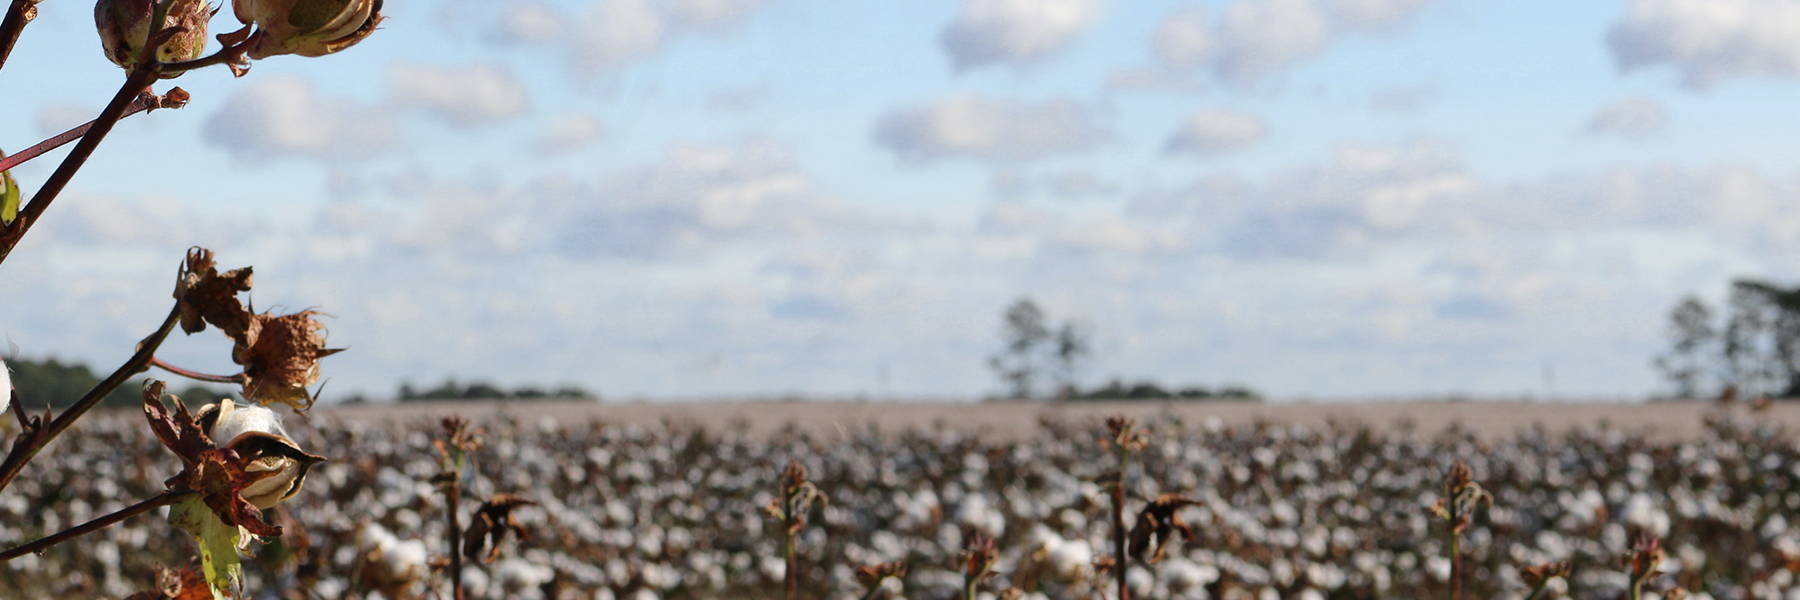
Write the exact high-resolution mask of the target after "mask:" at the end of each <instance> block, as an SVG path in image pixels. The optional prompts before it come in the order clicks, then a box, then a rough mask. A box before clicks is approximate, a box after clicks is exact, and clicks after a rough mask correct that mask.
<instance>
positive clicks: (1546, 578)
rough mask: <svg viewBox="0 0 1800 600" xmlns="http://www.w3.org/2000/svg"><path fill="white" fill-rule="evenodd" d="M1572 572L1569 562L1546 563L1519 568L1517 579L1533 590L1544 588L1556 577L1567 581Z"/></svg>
mask: <svg viewBox="0 0 1800 600" xmlns="http://www.w3.org/2000/svg"><path fill="white" fill-rule="evenodd" d="M1572 572H1573V568H1572V567H1571V566H1570V565H1569V561H1566V560H1564V561H1558V562H1548V563H1543V564H1539V565H1531V566H1529V567H1520V568H1519V579H1521V580H1524V581H1525V585H1528V586H1531V589H1534V590H1535V589H1538V588H1541V587H1544V586H1545V585H1546V584H1548V583H1550V580H1552V579H1556V578H1558V577H1562V578H1565V579H1567V578H1568V577H1569V574H1570V573H1572Z"/></svg>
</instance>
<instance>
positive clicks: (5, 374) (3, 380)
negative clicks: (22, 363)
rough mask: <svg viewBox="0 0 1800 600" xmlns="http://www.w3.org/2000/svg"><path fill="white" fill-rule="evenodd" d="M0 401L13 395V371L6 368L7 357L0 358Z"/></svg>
mask: <svg viewBox="0 0 1800 600" xmlns="http://www.w3.org/2000/svg"><path fill="white" fill-rule="evenodd" d="M0 396H3V398H0V401H4V400H5V399H6V398H11V397H12V372H10V371H8V370H7V368H6V359H0Z"/></svg>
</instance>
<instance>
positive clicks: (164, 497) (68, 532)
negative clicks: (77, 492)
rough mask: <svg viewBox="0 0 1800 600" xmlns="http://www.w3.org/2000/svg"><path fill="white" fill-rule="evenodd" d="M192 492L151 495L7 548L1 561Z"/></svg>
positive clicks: (93, 529) (143, 511)
mask: <svg viewBox="0 0 1800 600" xmlns="http://www.w3.org/2000/svg"><path fill="white" fill-rule="evenodd" d="M192 493H193V492H190V491H187V490H181V491H167V492H163V493H161V494H157V495H155V496H152V497H150V498H149V499H148V500H144V501H143V502H139V503H137V504H133V505H131V506H127V507H125V508H121V509H119V510H118V511H117V512H114V513H112V514H108V515H106V516H103V517H100V518H98V519H94V520H92V521H88V522H86V523H82V524H80V525H76V526H74V527H70V528H68V529H65V530H62V531H60V532H57V533H55V534H52V535H50V536H48V537H44V538H40V539H37V540H33V541H31V542H27V543H25V544H23V545H20V546H18V547H15V548H12V549H10V550H6V551H5V552H0V561H9V560H12V559H15V558H18V557H21V556H24V555H26V554H28V553H32V552H43V551H44V550H45V549H47V548H49V547H51V546H55V545H57V544H60V543H63V542H65V541H68V540H69V539H70V538H73V537H77V536H80V535H84V534H89V533H93V532H96V531H99V530H102V529H106V528H107V527H111V526H112V524H113V523H117V522H119V521H123V520H125V519H129V518H132V517H134V516H137V515H141V514H143V513H145V512H149V511H150V509H153V508H157V507H159V506H167V505H170V504H174V503H176V502H178V501H180V500H181V499H182V498H183V497H185V496H187V495H188V494H192Z"/></svg>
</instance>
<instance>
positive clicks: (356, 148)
mask: <svg viewBox="0 0 1800 600" xmlns="http://www.w3.org/2000/svg"><path fill="white" fill-rule="evenodd" d="M203 137H204V138H205V139H206V141H207V142H208V143H211V144H215V145H219V146H223V147H225V148H227V149H229V150H231V151H232V152H233V155H234V156H235V157H241V158H244V159H251V160H261V159H268V158H277V157H284V156H299V157H307V158H314V159H319V160H325V161H332V160H352V159H358V158H367V157H369V156H373V155H375V154H378V153H380V152H382V151H385V150H388V149H390V148H392V147H393V146H394V145H395V142H396V141H397V138H398V132H397V131H396V130H395V129H394V127H393V125H392V119H391V118H390V117H389V116H388V115H385V114H383V113H382V111H380V110H379V109H376V108H374V107H370V106H365V105H360V104H358V103H356V102H354V101H347V100H344V99H340V98H325V97H321V96H320V95H319V94H318V91H317V90H316V89H315V88H314V86H313V85H312V84H311V83H308V82H306V81H305V80H302V79H298V78H293V77H282V76H270V77H264V78H256V79H255V80H254V81H251V82H249V83H248V85H245V86H244V87H242V88H240V89H239V90H238V91H237V92H235V93H233V94H232V96H231V97H230V98H229V99H227V100H226V101H225V105H224V106H222V107H220V109H219V110H218V112H215V113H213V114H212V116H210V117H208V118H207V121H206V125H205V129H204V131H203Z"/></svg>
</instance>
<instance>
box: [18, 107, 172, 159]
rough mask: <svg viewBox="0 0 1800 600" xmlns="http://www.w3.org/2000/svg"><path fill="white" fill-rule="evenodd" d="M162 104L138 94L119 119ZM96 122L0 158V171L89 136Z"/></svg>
mask: <svg viewBox="0 0 1800 600" xmlns="http://www.w3.org/2000/svg"><path fill="white" fill-rule="evenodd" d="M176 89H181V88H176ZM161 102H162V101H161V99H160V98H158V97H157V96H156V95H155V94H138V97H137V99H135V100H132V101H131V104H130V105H129V106H126V107H125V114H122V115H119V118H120V119H123V118H125V117H129V116H131V115H135V114H138V113H141V112H144V111H146V110H150V109H153V108H162V105H161ZM95 122H97V121H88V122H86V123H82V124H80V125H77V126H75V127H73V128H70V129H69V130H68V131H64V132H62V133H59V134H56V136H55V137H51V138H50V139H46V140H44V141H41V142H38V143H37V145H35V146H32V147H30V148H26V149H24V150H20V151H19V152H18V153H16V154H9V155H7V156H6V157H5V158H0V171H5V170H8V169H11V168H13V167H16V166H19V165H21V164H24V163H25V161H28V160H31V159H34V158H37V157H38V156H39V155H42V154H43V153H45V152H49V151H51V150H55V149H57V148H61V147H62V146H63V144H67V143H69V142H73V141H75V140H77V139H80V138H81V136H83V135H87V132H88V130H89V129H93V127H94V123H95Z"/></svg>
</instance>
